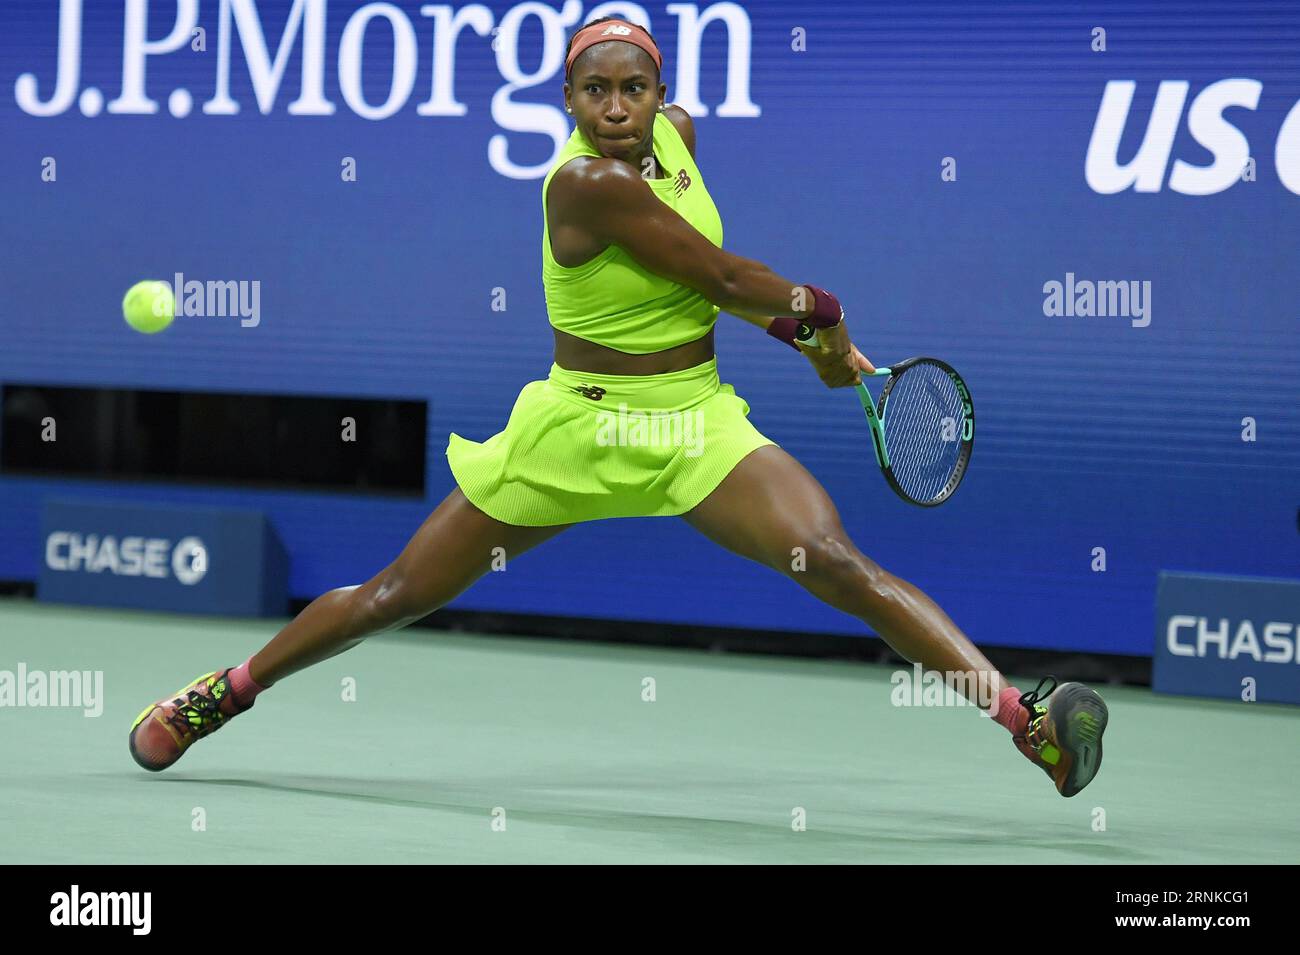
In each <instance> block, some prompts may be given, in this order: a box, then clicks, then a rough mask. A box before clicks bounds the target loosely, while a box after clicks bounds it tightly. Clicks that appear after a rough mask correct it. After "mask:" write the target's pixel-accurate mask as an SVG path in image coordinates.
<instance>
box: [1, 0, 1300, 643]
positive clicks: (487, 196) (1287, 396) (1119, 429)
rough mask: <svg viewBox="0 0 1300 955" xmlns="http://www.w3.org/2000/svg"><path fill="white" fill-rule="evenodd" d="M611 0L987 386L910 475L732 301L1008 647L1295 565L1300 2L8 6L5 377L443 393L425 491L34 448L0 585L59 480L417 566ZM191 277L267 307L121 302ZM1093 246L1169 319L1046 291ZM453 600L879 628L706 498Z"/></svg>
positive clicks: (974, 623)
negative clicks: (949, 453)
mask: <svg viewBox="0 0 1300 955" xmlns="http://www.w3.org/2000/svg"><path fill="white" fill-rule="evenodd" d="M611 12H613V13H622V14H625V15H632V16H634V17H635V18H636V19H638V20H640V21H641V22H643V23H647V24H648V25H649V27H650V29H651V31H652V32H653V33H654V34H655V36H656V38H657V39H658V40H659V42H660V45H661V47H662V49H663V50H664V53H665V60H666V62H665V66H666V69H665V74H664V80H665V82H666V83H667V84H668V100H669V101H670V102H678V103H681V104H683V105H685V106H686V107H687V109H688V110H689V111H690V112H692V113H693V114H694V115H695V116H696V126H697V130H698V136H699V147H698V160H699V164H700V166H701V169H702V171H703V174H704V177H705V181H706V183H707V184H708V187H709V189H710V191H711V193H712V194H713V196H714V198H715V200H716V202H717V204H718V207H719V210H720V212H721V214H722V218H723V222H724V226H725V231H726V239H725V247H726V248H728V249H730V250H732V251H734V252H736V253H738V254H740V255H744V256H748V257H752V258H756V259H759V260H761V261H763V262H765V263H767V264H769V265H770V266H771V267H772V268H773V269H775V270H776V271H777V272H778V273H779V274H781V275H783V276H786V277H789V278H791V279H793V280H795V281H807V282H813V283H816V284H820V285H824V286H826V287H828V288H830V289H832V290H834V291H835V292H836V293H837V294H838V295H839V296H840V297H841V299H842V300H843V302H844V303H845V307H846V309H847V311H848V314H849V316H850V323H851V329H852V331H853V333H854V337H855V339H856V341H857V342H858V344H859V345H860V347H861V348H862V349H863V351H864V352H865V353H866V354H867V355H868V356H870V357H872V358H873V359H875V360H876V361H877V362H878V363H887V362H889V361H891V360H897V359H899V358H902V357H906V356H908V355H913V354H934V355H939V356H942V357H944V358H946V359H947V360H949V361H950V362H951V363H952V364H954V365H955V366H956V367H957V368H959V369H960V370H961V371H962V372H963V373H964V374H965V376H966V377H967V379H968V381H969V382H970V385H971V388H972V392H973V395H974V398H975V402H976V406H977V409H978V416H979V425H980V430H979V435H978V441H977V447H976V449H975V454H974V458H973V462H972V470H971V471H970V473H969V475H968V477H967V480H966V483H965V484H964V485H963V487H962V489H961V491H960V492H959V493H958V494H957V495H956V497H955V498H954V499H953V500H952V501H951V502H950V503H948V504H946V505H944V506H943V507H941V508H938V509H934V510H920V509H915V508H909V507H907V506H906V505H904V504H902V503H901V502H900V501H898V500H897V499H895V498H894V497H893V496H892V495H891V494H890V492H889V491H888V490H887V489H886V487H885V484H884V482H883V481H882V480H881V479H880V477H879V475H878V474H876V473H874V471H875V469H874V466H873V464H872V461H871V453H870V449H869V447H868V446H867V444H866V442H865V441H864V435H865V432H864V430H863V428H862V422H861V420H860V418H861V411H860V410H859V408H858V407H857V404H856V401H855V399H854V397H853V394H852V393H851V392H847V391H845V392H830V391H827V390H826V389H825V388H824V387H823V386H821V385H820V383H819V382H818V381H817V380H816V378H815V377H814V376H813V375H812V373H811V371H810V369H809V368H808V367H807V366H806V363H804V362H801V361H800V360H798V359H797V358H795V357H794V356H793V355H792V354H791V353H790V352H789V351H788V350H786V349H785V348H784V347H783V346H780V345H777V344H775V343H774V342H772V341H771V340H770V339H768V338H767V337H766V336H763V335H762V334H761V333H758V332H757V331H756V330H755V329H753V328H752V327H750V326H748V325H745V324H744V323H742V322H740V321H739V320H736V319H734V318H731V317H730V316H726V315H724V316H722V321H721V323H720V327H719V333H718V345H719V353H720V365H721V368H722V371H723V375H724V379H725V380H729V381H731V382H732V383H733V384H734V385H735V386H736V388H737V390H738V392H739V393H740V394H742V395H744V396H746V397H747V399H748V400H749V402H750V404H751V407H752V409H753V410H752V418H753V420H754V421H755V423H756V424H757V425H758V426H759V427H760V429H762V430H763V431H765V432H766V433H767V434H769V435H770V436H771V437H772V438H774V439H775V440H776V441H778V442H779V443H781V444H782V445H783V446H784V447H785V448H787V449H788V450H789V451H790V452H792V453H793V454H794V455H796V456H797V457H798V458H799V459H800V460H801V461H803V462H804V464H805V465H806V466H807V467H808V468H809V469H810V470H811V471H812V472H813V473H814V474H816V475H817V477H818V478H820V479H821V480H822V481H823V482H824V484H825V485H826V487H827V488H828V489H829V491H830V493H831V494H832V496H833V497H834V498H835V500H836V502H837V504H838V505H839V507H840V510H841V512H842V514H843V517H844V520H845V524H846V526H847V527H848V528H849V530H850V532H851V533H852V534H853V535H854V537H855V538H856V539H857V541H858V543H859V544H860V546H861V547H862V548H863V549H864V550H865V551H866V552H868V553H869V554H871V555H873V556H875V557H876V558H877V559H878V560H879V561H880V562H881V563H882V564H884V565H885V566H887V567H889V568H890V569H892V570H894V571H895V572H897V573H900V574H902V575H904V576H907V577H909V578H911V579H913V580H915V581H916V582H917V583H918V584H919V585H921V586H922V587H924V588H926V589H927V590H929V591H931V592H932V593H933V595H934V596H935V597H936V598H937V599H938V600H939V601H940V602H941V603H942V604H943V605H944V606H945V607H946V608H947V609H948V610H949V612H950V613H951V614H952V616H953V617H954V618H955V619H956V620H957V621H958V622H959V623H960V624H961V625H963V626H964V627H965V628H966V629H967V630H968V631H969V632H970V633H971V635H972V636H973V637H974V638H975V639H976V640H977V641H980V642H987V643H994V644H1004V645H1011V646H1053V647H1067V648H1074V649H1081V650H1092V651H1114V652H1128V653H1149V652H1150V650H1151V633H1152V626H1153V607H1154V595H1155V584H1156V574H1157V571H1158V570H1160V569H1162V568H1163V569H1178V570H1189V571H1206V572H1232V573H1244V574H1267V575H1283V576H1287V575H1289V576H1296V575H1297V573H1298V572H1300V534H1297V507H1298V506H1300V480H1298V475H1300V409H1298V405H1297V398H1298V397H1300V337H1298V336H1297V320H1298V319H1300V311H1298V308H1297V305H1296V294H1295V293H1296V276H1297V270H1296V250H1297V247H1298V241H1297V240H1300V194H1298V193H1300V110H1297V109H1296V103H1297V101H1298V100H1300V68H1298V67H1300V8H1297V7H1296V5H1295V4H1294V3H1264V2H1242V3H1217V4H1206V3H1184V4H1173V3H1094V4H1089V5H1087V8H1086V10H1084V9H1083V7H1082V6H1081V5H1079V4H1050V3H1042V4H1035V3H1005V2H1003V3H985V2H968V3H929V2H917V3H906V4H903V3H864V2H853V3H830V2H827V3H776V2H752V3H717V4H707V3H700V4H695V3H667V4H664V3H646V4H642V5H639V6H638V5H635V4H627V3H605V4H599V5H593V4H583V3H580V2H578V0H570V2H568V3H559V2H556V3H533V2H529V3H516V4H506V3H491V4H463V5H449V6H442V5H423V6H422V5H420V4H418V3H413V2H406V0H403V2H398V3H392V4H387V3H369V4H364V3H360V2H355V0H328V2H326V0H297V2H295V3H289V2H271V0H261V2H254V0H228V2H222V3H218V2H215V0H179V2H178V0H169V2H158V0H153V2H147V0H129V2H126V3H122V2H113V3H110V2H94V0H87V2H86V3H84V5H83V4H81V3H78V2H75V0H63V2H62V3H55V2H54V0H50V2H31V0H8V2H6V3H5V4H4V5H3V8H2V9H0V18H3V29H2V30H0V124H2V127H0V128H2V131H3V136H2V140H0V141H2V143H3V145H2V147H0V196H2V197H3V205H2V206H0V323H2V329H0V330H2V332H3V347H2V348H0V380H3V381H6V382H15V381H39V382H45V383H55V384H68V385H101V386H111V387H149V388H164V389H196V390H248V391H273V392H291V393H299V394H349V395H361V396H371V395H373V396H385V397H402V398H417V399H425V400H427V401H428V402H429V408H430V414H429V454H428V472H429V481H428V485H429V488H428V495H427V499H426V500H424V501H411V500H392V499H384V498H370V497H361V496H352V495H331V494H293V493H278V492H277V493H271V492H250V491H245V490H239V491H235V490H231V489H221V488H192V487H191V488H176V487H170V486H165V485H149V486H139V485H122V484H99V483H96V482H80V481H48V480H32V479H23V478H16V477H6V478H0V578H10V579H12V578H18V579H32V578H35V576H36V574H37V566H38V561H39V559H40V552H41V549H40V540H39V523H40V513H39V512H40V503H41V501H42V499H43V498H44V497H45V496H46V495H48V494H51V493H59V494H62V495H68V494H73V495H82V496H84V494H86V493H91V494H102V495H105V496H112V497H117V498H128V499H147V500H166V501H173V502H175V501H182V502H183V501H192V502H202V503H204V504H231V503H237V504H240V505H244V506H254V507H261V508H264V509H265V510H266V511H267V513H268V514H269V515H270V517H271V520H272V521H273V523H274V525H275V526H276V527H277V529H278V530H279V532H280V534H281V536H282V538H283V539H284V541H285V543H286V545H287V547H288V550H289V552H290V555H291V559H292V576H291V583H290V589H291V591H292V593H294V594H295V595H298V596H302V597H309V596H313V595H315V594H316V593H319V592H321V591H323V590H325V589H328V588H330V587H334V586H338V585H342V584H346V583H353V582H357V581H359V580H361V579H364V578H365V577H367V576H368V575H370V574H371V573H373V572H374V571H376V570H378V569H379V568H380V567H381V566H383V565H384V564H385V563H386V562H387V561H388V560H389V559H390V558H391V557H392V556H393V554H395V552H396V551H397V549H398V548H400V547H401V545H402V544H403V543H404V541H405V540H406V538H407V536H408V535H409V534H410V533H411V532H412V531H413V530H414V529H415V528H416V526H417V525H418V523H419V521H420V520H421V519H422V518H423V516H424V515H425V513H426V512H427V511H428V510H429V509H431V507H432V506H433V505H434V504H436V502H437V501H438V500H440V499H441V498H442V497H443V496H444V495H445V494H446V493H447V492H448V491H449V490H450V488H451V486H452V481H451V475H450V472H449V471H448V469H447V466H446V461H445V458H444V457H443V449H444V448H445V445H446V435H447V433H448V432H449V431H453V430H454V431H456V432H458V433H460V434H462V435H465V436H467V437H472V438H476V439H482V438H485V437H487V436H488V435H490V434H492V433H494V432H495V431H496V430H498V429H499V427H500V426H501V425H502V424H503V423H504V421H505V418H506V416H507V414H508V412H509V409H510V406H511V403H512V402H513V400H514V396H515V394H516V393H517V391H518V389H519V388H520V387H521V386H522V385H523V384H524V383H525V382H527V381H529V380H532V379H535V378H539V377H543V376H544V375H545V372H546V369H547V367H548V365H549V362H550V332H549V329H548V326H547V322H546V314H545V303H544V301H543V298H542V290H541V283H540V272H539V270H540V238H541V228H542V221H541V207H540V187H541V177H542V175H543V174H544V172H545V170H546V168H547V164H548V163H549V161H550V160H551V158H552V157H553V155H554V154H555V152H556V151H557V149H558V144H559V143H560V142H562V141H563V140H564V139H565V138H567V135H568V132H569V127H568V126H567V125H566V122H567V117H566V115H565V114H564V112H563V105H562V104H563V101H562V96H561V84H562V82H563V77H562V68H561V64H562V56H563V48H564V42H565V39H566V37H567V36H568V34H569V33H570V32H572V30H573V29H574V28H575V27H576V26H577V25H578V24H579V23H581V22H582V21H584V20H586V19H589V18H591V17H593V16H598V15H602V14H604V13H611ZM1099 29H1100V30H1102V31H1104V34H1103V33H1099V32H1098V30H1099ZM196 31H201V32H196ZM457 31H458V32H457ZM1103 45H1104V49H1102V48H1101V47H1102V46H1103ZM197 47H202V49H198V48H197ZM1225 81H1228V82H1225ZM1130 93H1131V103H1129V102H1128V101H1127V100H1128V95H1129V94H1130ZM1126 107H1127V109H1126ZM349 157H350V158H351V159H352V160H354V161H355V170H356V180H355V181H345V179H344V177H343V176H342V175H341V173H342V171H343V169H344V165H345V162H346V160H347V159H348V158H349ZM1134 157H1136V160H1135V159H1134ZM48 159H53V160H54V162H55V164H54V166H53V167H51V166H50V164H49V163H48V161H47V160H48ZM1248 159H1249V160H1250V161H1249V162H1247V160H1248ZM1130 161H1133V162H1132V164H1131V165H1130ZM51 168H53V169H54V170H55V172H56V176H55V178H54V180H53V181H47V180H48V178H49V177H48V172H47V171H48V170H49V169H51ZM43 172H46V175H44V176H43ZM945 173H946V174H945ZM1138 173H1140V175H1136V174H1138ZM1135 175H1136V180H1135V181H1134V176H1135ZM954 177H955V178H954ZM177 272H181V273H183V274H184V275H185V276H186V277H187V278H197V279H200V280H209V279H217V280H236V281H238V280H244V281H254V280H256V281H258V282H259V283H260V288H261V301H260V322H259V323H258V324H257V325H256V326H255V327H245V326H244V325H243V324H241V322H240V321H239V320H238V319H236V318H218V317H181V318H178V319H177V322H176V324H175V325H174V326H173V327H172V328H171V329H169V330H168V331H167V332H166V333H165V334H161V335H157V336H153V337H144V336H140V335H137V334H136V333H134V332H132V331H130V330H129V329H128V328H127V327H126V326H125V325H124V324H123V322H122V320H121V315H120V310H119V303H120V300H121V297H122V293H123V291H124V290H125V289H126V288H127V287H128V286H129V285H130V284H132V283H133V282H135V281H136V280H138V279H140V278H144V277H162V278H170V277H172V276H173V275H174V274H175V273H177ZM1067 275H1073V276H1074V277H1075V280H1076V281H1080V280H1090V281H1134V282H1138V283H1150V284H1149V286H1147V285H1144V284H1139V286H1138V287H1139V288H1142V289H1149V292H1148V293H1147V295H1146V297H1145V314H1143V315H1136V314H1135V315H1129V316H1125V315H1119V316H1109V317H1098V316H1093V317H1080V316H1077V315H1057V314H1049V313H1050V312H1052V311H1053V309H1052V308H1051V305H1050V302H1049V298H1050V285H1049V283H1051V282H1060V283H1063V284H1064V283H1066V282H1067ZM498 289H500V290H504V292H505V296H506V308H505V310H504V311H498V310H494V309H493V308H492V303H493V297H494V294H497V295H499V293H498V292H496V291H495V290H498ZM467 329H468V330H469V333H468V334H467V333H466V330H467ZM1246 418H1250V419H1253V421H1254V427H1255V440H1253V441H1247V440H1243V429H1244V428H1246V427H1248V425H1243V419H1246ZM195 426H196V427H201V426H202V425H201V423H196V424H195ZM1096 548H1104V549H1105V555H1106V569H1105V571H1104V572H1099V571H1097V570H1095V569H1094V567H1095V566H1096V563H1095V554H1096V553H1097V551H1096ZM593 568H598V572H593ZM455 606H457V607H461V608H467V609H491V610H498V611H508V612H527V613H542V614H568V615H576V616H584V617H601V618H609V619H612V620H617V619H651V620H663V621H673V622H682V623H695V624H720V625H731V626H739V627H747V626H753V627H764V628H789V629H791V630H805V631H825V632H842V633H860V632H863V631H862V629H861V627H860V626H859V625H858V624H857V623H856V621H853V620H852V619H850V618H847V617H844V616H842V615H840V614H838V613H837V612H835V611H832V610H829V609H827V608H824V607H822V606H820V605H819V604H817V603H816V602H815V601H813V600H812V599H811V598H809V597H807V596H805V595H804V594H803V593H802V591H800V590H799V589H798V588H797V587H796V586H794V585H793V584H791V583H789V582H788V581H786V580H784V579H782V578H779V577H777V576H775V575H773V574H771V573H769V572H766V571H763V570H761V569H759V568H757V567H754V566H751V565H747V564H745V563H744V562H742V561H740V560H738V559H736V558H733V557H730V556H729V555H726V554H724V553H722V552H720V551H718V550H717V549H716V548H714V547H713V545H711V544H709V543H707V542H706V541H704V540H703V539H699V538H697V537H696V536H695V535H694V533H693V532H692V531H691V530H690V529H689V528H687V527H686V526H684V525H683V524H682V523H681V522H680V521H675V520H663V521H623V522H617V521H616V522H604V523H598V524H592V525H587V526H583V527H579V528H576V529H574V530H571V531H569V532H567V533H566V534H564V535H562V536H561V537H559V538H557V539H556V540H554V541H553V542H551V543H550V544H548V545H546V547H545V548H544V549H542V550H540V551H537V552H534V553H533V554H530V555H527V556H523V557H521V558H519V559H518V560H517V561H512V562H510V564H509V565H508V570H507V571H506V572H505V573H500V574H492V575H489V577H488V578H487V579H485V580H484V581H482V582H481V583H480V584H479V585H478V586H477V587H475V588H474V589H472V590H471V591H470V592H469V593H467V594H466V595H465V596H463V597H462V598H461V599H460V600H458V601H457V602H456V604H455Z"/></svg>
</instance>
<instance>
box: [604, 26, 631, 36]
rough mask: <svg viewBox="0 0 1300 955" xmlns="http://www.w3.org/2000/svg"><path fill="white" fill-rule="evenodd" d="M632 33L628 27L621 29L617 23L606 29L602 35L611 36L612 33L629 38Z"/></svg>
mask: <svg viewBox="0 0 1300 955" xmlns="http://www.w3.org/2000/svg"><path fill="white" fill-rule="evenodd" d="M631 32H632V31H631V30H629V29H628V28H627V27H621V26H619V25H618V24H617V23H615V24H612V25H611V26H607V27H605V29H604V30H602V31H601V33H600V35H601V36H609V35H610V34H611V33H616V34H618V35H619V36H627V35H628V34H629V33H631Z"/></svg>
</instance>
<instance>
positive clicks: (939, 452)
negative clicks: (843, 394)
mask: <svg viewBox="0 0 1300 955" xmlns="http://www.w3.org/2000/svg"><path fill="white" fill-rule="evenodd" d="M886 375H888V376H889V380H888V381H887V382H885V389H884V391H883V392H881V395H880V403H879V404H877V403H876V401H875V399H873V398H872V397H871V392H870V391H868V390H867V386H866V383H865V382H864V383H861V384H859V385H858V386H857V391H858V400H859V401H860V402H862V410H863V411H865V412H866V414H867V423H868V424H869V425H870V426H871V439H872V444H873V446H874V448H875V450H876V462H877V463H878V464H879V465H880V470H881V472H882V473H883V474H884V475H885V480H886V481H887V482H889V486H890V487H891V488H893V489H894V493H895V494H897V495H898V496H899V497H901V498H902V499H903V500H905V501H907V502H908V503H909V504H916V505H918V506H919V507H934V506H936V505H938V504H942V503H943V502H944V501H946V500H948V498H950V497H952V493H953V491H955V490H957V485H958V484H960V483H961V479H962V478H963V477H964V476H965V474H966V466H967V465H968V464H969V463H970V455H971V449H972V448H973V447H974V445H975V406H974V405H973V404H972V403H971V397H970V389H968V388H967V387H966V383H965V382H964V381H962V379H961V376H960V375H959V374H957V372H956V371H954V370H953V368H952V366H951V365H949V364H947V363H946V362H942V361H939V359H937V358H909V359H907V360H906V361H901V362H899V363H898V364H896V365H893V366H891V367H889V368H877V369H876V371H875V376H876V377H884V376H886ZM863 377H867V373H864V374H863Z"/></svg>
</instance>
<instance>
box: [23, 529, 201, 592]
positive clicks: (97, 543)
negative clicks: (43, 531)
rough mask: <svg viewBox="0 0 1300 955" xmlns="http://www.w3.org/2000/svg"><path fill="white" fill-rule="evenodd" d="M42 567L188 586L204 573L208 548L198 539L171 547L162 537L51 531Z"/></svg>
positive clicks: (170, 543)
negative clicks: (174, 582) (141, 578)
mask: <svg viewBox="0 0 1300 955" xmlns="http://www.w3.org/2000/svg"><path fill="white" fill-rule="evenodd" d="M45 565H46V566H47V567H48V568H50V570H56V571H62V572H67V573H78V572H80V573H88V574H102V573H109V574H113V575H115V576H119V577H152V578H155V579H159V580H166V579H167V578H168V577H172V576H174V577H175V578H176V579H177V580H178V581H180V583H182V584H185V585H186V586H192V585H194V584H197V583H198V582H199V581H200V580H202V579H203V578H204V576H205V575H206V574H207V572H208V549H207V547H206V546H205V545H204V543H203V541H202V540H201V539H200V538H198V537H183V538H181V539H180V540H179V541H177V542H176V544H175V545H173V544H172V542H171V541H170V540H168V539H167V538H163V537H115V536H114V535H112V534H104V535H99V534H85V535H83V534H79V533H77V532H75V531H54V532H52V533H51V534H49V535H48V536H47V537H46V538H45Z"/></svg>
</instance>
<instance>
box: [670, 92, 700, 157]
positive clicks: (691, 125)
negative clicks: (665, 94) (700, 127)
mask: <svg viewBox="0 0 1300 955" xmlns="http://www.w3.org/2000/svg"><path fill="white" fill-rule="evenodd" d="M664 116H666V117H667V118H668V122H670V123H672V124H673V126H674V128H676V130H677V133H678V135H680V136H681V137H682V142H684V143H685V144H686V148H687V150H688V151H689V152H690V154H691V158H692V159H694V158H695V121H694V120H692V119H691V114H690V113H688V112H686V110H684V109H682V108H681V107H680V106H678V105H677V104H676V103H669V104H668V105H667V106H665V107H664Z"/></svg>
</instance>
